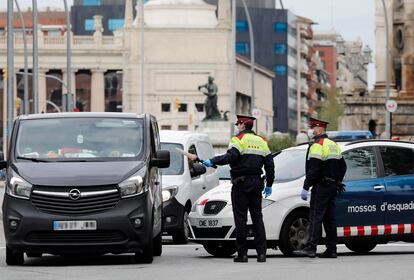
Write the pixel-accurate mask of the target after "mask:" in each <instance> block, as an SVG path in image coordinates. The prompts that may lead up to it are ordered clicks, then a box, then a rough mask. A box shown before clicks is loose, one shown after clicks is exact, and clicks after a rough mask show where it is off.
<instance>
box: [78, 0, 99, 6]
mask: <svg viewBox="0 0 414 280" xmlns="http://www.w3.org/2000/svg"><path fill="white" fill-rule="evenodd" d="M82 5H83V6H100V5H101V0H83V1H82Z"/></svg>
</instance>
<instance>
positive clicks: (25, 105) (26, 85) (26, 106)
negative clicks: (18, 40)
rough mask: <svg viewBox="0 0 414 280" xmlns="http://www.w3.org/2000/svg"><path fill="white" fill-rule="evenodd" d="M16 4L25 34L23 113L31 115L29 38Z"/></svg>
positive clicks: (17, 3)
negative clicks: (28, 59) (28, 58)
mask: <svg viewBox="0 0 414 280" xmlns="http://www.w3.org/2000/svg"><path fill="white" fill-rule="evenodd" d="M14 2H15V3H16V8H17V11H18V13H19V16H20V24H21V25H22V32H23V49H24V80H23V83H24V94H23V113H24V114H28V113H29V76H28V72H29V71H28V62H27V56H28V53H27V38H26V25H25V23H24V17H23V14H22V11H21V10H20V6H19V1H17V0H14Z"/></svg>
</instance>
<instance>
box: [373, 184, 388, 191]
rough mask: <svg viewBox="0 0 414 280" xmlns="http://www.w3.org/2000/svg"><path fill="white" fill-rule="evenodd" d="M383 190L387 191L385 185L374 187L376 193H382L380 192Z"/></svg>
mask: <svg viewBox="0 0 414 280" xmlns="http://www.w3.org/2000/svg"><path fill="white" fill-rule="evenodd" d="M383 189H385V187H384V186H383V185H375V186H374V190H376V191H380V190H383Z"/></svg>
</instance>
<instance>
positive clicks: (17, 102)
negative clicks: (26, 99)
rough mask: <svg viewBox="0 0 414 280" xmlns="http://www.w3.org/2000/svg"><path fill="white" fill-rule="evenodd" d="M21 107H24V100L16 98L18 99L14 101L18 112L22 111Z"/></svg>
mask: <svg viewBox="0 0 414 280" xmlns="http://www.w3.org/2000/svg"><path fill="white" fill-rule="evenodd" d="M21 105H22V99H21V98H19V97H16V99H15V100H14V106H15V107H16V110H17V109H20V106H21Z"/></svg>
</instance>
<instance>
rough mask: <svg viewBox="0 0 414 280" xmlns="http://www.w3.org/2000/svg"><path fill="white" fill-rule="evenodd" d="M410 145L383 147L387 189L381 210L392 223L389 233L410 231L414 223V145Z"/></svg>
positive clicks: (382, 155)
mask: <svg viewBox="0 0 414 280" xmlns="http://www.w3.org/2000/svg"><path fill="white" fill-rule="evenodd" d="M410 146H411V147H409V146H408V147H396V146H382V147H380V152H381V158H382V162H383V164H384V172H385V185H386V188H387V193H386V196H385V200H384V203H383V205H382V206H381V211H384V213H385V224H386V225H390V226H387V227H386V228H385V234H404V233H410V232H411V224H414V217H413V214H414V145H410ZM405 227H407V230H406V229H405ZM387 231H389V232H387Z"/></svg>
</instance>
